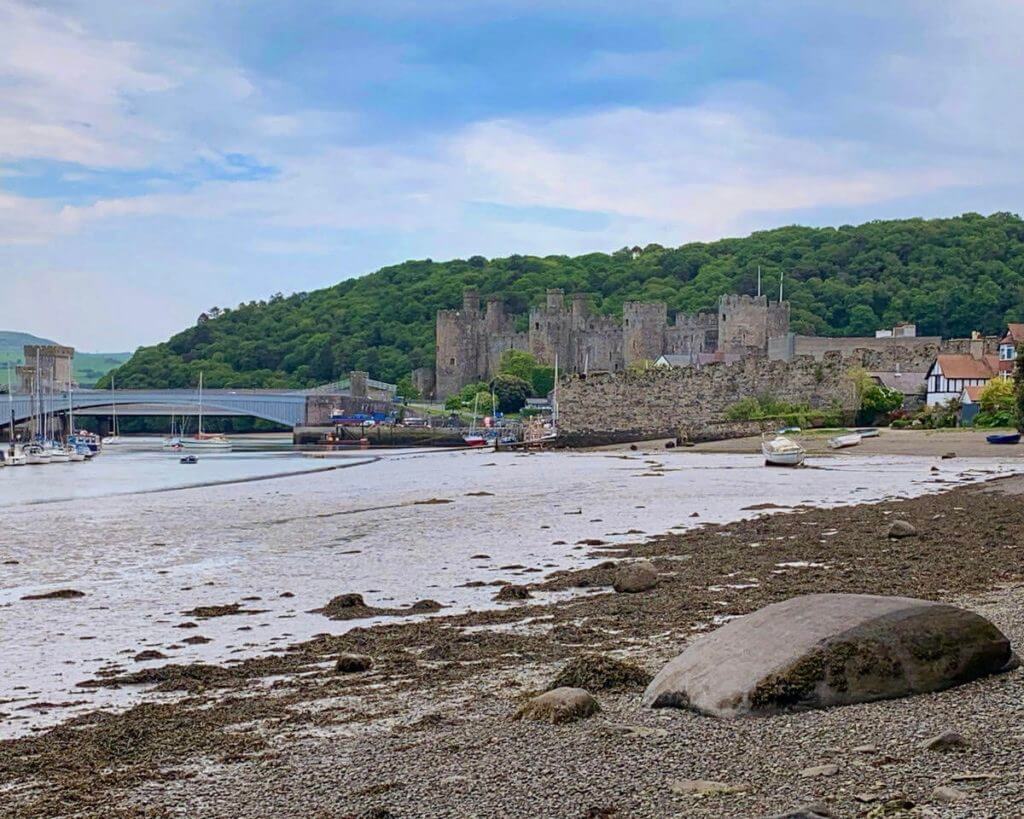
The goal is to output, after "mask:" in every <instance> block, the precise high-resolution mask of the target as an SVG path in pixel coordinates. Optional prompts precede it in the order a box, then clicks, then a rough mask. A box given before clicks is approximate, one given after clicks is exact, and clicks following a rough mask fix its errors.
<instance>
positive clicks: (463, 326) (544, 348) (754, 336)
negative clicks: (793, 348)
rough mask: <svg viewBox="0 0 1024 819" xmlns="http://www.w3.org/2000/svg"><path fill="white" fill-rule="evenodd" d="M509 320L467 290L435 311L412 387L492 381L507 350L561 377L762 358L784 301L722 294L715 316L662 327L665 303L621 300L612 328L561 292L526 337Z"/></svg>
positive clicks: (682, 316)
mask: <svg viewBox="0 0 1024 819" xmlns="http://www.w3.org/2000/svg"><path fill="white" fill-rule="evenodd" d="M516 318H517V317H516V316H512V315H507V314H506V313H505V306H504V302H503V301H502V299H501V298H500V297H496V296H495V297H491V298H488V299H487V303H486V306H485V307H484V309H483V310H481V309H480V294H479V293H478V292H477V291H476V290H473V289H469V290H466V291H465V292H464V293H463V297H462V309H461V310H439V311H438V313H437V330H436V332H437V360H436V367H435V370H434V372H433V373H427V372H420V373H417V374H416V375H417V379H416V380H417V381H418V382H419V383H418V384H417V386H418V387H419V388H420V389H421V390H422V391H424V392H433V393H434V395H435V396H436V397H437V398H445V397H447V396H449V395H451V394H453V393H455V392H458V391H459V390H460V389H461V388H462V387H464V386H465V385H466V384H470V383H473V382H474V381H486V380H487V379H489V378H491V377H493V376H494V375H495V374H496V373H497V372H498V369H499V367H500V363H501V357H502V355H503V354H504V353H505V352H506V351H507V350H524V351H527V352H529V353H532V354H533V356H534V357H535V358H536V359H537V361H538V362H539V363H541V364H545V365H547V366H554V365H555V361H556V357H557V361H558V367H559V370H560V372H564V373H582V372H597V371H603V372H618V371H621V370H624V369H625V368H626V367H628V366H629V365H630V364H632V363H633V362H635V361H643V360H649V361H654V360H656V359H658V358H660V357H661V356H663V355H674V356H684V357H687V358H688V359H689V360H690V361H691V362H697V361H698V356H700V355H702V354H703V355H705V356H706V355H708V354H721V356H722V357H725V356H728V357H731V358H737V357H751V356H753V357H765V356H767V353H768V340H769V339H770V338H773V337H776V336H785V335H787V334H788V333H789V302H785V301H782V302H774V303H769V301H768V299H767V297H766V296H738V295H725V296H722V297H721V298H720V299H719V301H718V311H717V312H716V313H692V314H690V313H678V314H676V316H675V320H674V321H673V323H672V324H669V322H668V308H667V306H666V305H665V303H664V302H639V301H628V302H626V303H625V304H624V305H623V306H622V323H621V324H619V323H618V322H617V321H615V319H613V318H611V317H609V316H601V315H597V314H595V313H594V312H593V311H592V310H591V305H590V298H589V296H588V295H587V294H585V293H574V294H572V295H571V296H570V297H569V303H568V304H566V299H565V294H564V293H563V291H561V290H548V291H547V296H546V298H545V302H544V304H542V305H539V306H536V307H534V308H532V309H531V310H530V313H529V324H528V326H527V330H526V331H525V332H523V331H517V330H516ZM431 375H432V376H433V377H432V378H431V377H430V376H431ZM430 382H433V383H430ZM431 388H432V389H431Z"/></svg>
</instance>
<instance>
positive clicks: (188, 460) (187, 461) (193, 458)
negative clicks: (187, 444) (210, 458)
mask: <svg viewBox="0 0 1024 819" xmlns="http://www.w3.org/2000/svg"><path fill="white" fill-rule="evenodd" d="M179 463H183V464H197V463H199V458H198V457H196V456H195V455H186V456H185V457H184V458H182V459H181V460H180V461H179Z"/></svg>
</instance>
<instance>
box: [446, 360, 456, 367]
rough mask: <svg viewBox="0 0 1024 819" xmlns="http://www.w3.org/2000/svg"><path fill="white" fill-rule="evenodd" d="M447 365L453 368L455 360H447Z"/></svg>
mask: <svg viewBox="0 0 1024 819" xmlns="http://www.w3.org/2000/svg"><path fill="white" fill-rule="evenodd" d="M448 363H449V364H451V365H452V366H455V359H454V358H451V359H449V360H448Z"/></svg>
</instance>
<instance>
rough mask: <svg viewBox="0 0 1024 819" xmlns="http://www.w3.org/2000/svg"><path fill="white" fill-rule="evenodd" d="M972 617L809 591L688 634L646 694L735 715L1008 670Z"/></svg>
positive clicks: (669, 703) (931, 687) (941, 608)
mask: <svg viewBox="0 0 1024 819" xmlns="http://www.w3.org/2000/svg"><path fill="white" fill-rule="evenodd" d="M1012 657H1013V655H1012V652H1011V650H1010V642H1009V640H1007V638H1006V637H1005V636H1004V635H1003V634H1002V632H1000V631H999V629H997V628H996V627H995V626H994V625H992V624H991V623H990V622H989V621H988V620H986V619H985V618H983V617H981V616H980V615H978V614H975V613H973V612H970V611H967V610H965V609H961V608H957V607H956V606H950V605H945V604H941V603H932V602H929V601H927V600H914V599H911V598H908V597H876V596H873V595H862V594H812V595H807V596H804V597H794V598H791V599H789V600H785V601H783V602H781V603H774V604H772V605H770V606H766V607H765V608H763V609H760V610H758V611H756V612H754V613H752V614H748V615H747V616H746V617H741V618H738V619H736V620H732V621H730V622H729V623H727V624H726V625H724V626H722V627H721V628H720V629H717V630H716V631H713V632H711V633H710V634H708V635H706V636H704V637H701V638H700V639H698V640H696V641H694V642H693V643H692V644H691V645H690V646H689V647H688V648H687V649H686V650H685V651H684V652H683V653H682V654H680V655H679V656H678V657H676V658H675V659H674V660H672V661H671V662H670V663H669V664H668V665H666V666H665V667H664V668H663V669H662V670H661V672H660V673H659V674H658V675H657V676H656V677H655V678H654V680H652V681H651V684H650V685H649V686H648V687H647V690H646V692H645V693H644V698H643V701H644V704H645V705H647V706H651V707H654V708H662V707H676V708H692V709H694V710H697V711H700V712H702V713H705V714H713V715H716V716H721V717H735V716H740V715H743V714H770V713H775V712H778V711H781V710H787V709H807V708H826V707H829V706H833V705H847V704H850V703H856V702H870V701H872V700H880V699H890V698H893V697H902V696H906V695H908V694H919V693H924V692H928V691H939V690H942V689H944V688H949V687H951V686H954V685H958V684H960V683H964V682H967V681H969V680H973V679H976V678H978V677H982V676H985V675H987V674H993V673H996V672H999V671H1003V670H1007V669H1008V668H1010V667H1012Z"/></svg>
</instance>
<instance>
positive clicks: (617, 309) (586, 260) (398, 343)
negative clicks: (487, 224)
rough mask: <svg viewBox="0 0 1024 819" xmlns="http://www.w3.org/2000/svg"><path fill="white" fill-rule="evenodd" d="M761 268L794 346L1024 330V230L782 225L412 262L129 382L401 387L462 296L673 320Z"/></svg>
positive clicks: (158, 356) (211, 323)
mask: <svg viewBox="0 0 1024 819" xmlns="http://www.w3.org/2000/svg"><path fill="white" fill-rule="evenodd" d="M694 206H695V207H699V206H700V203H695V205H694ZM637 250H640V249H639V248H637ZM634 256H635V258H634ZM758 268H760V269H761V272H762V281H763V284H764V289H765V292H767V293H769V294H771V295H772V296H773V297H775V295H776V294H777V293H778V288H779V276H780V274H784V278H785V296H786V298H787V299H788V300H789V302H790V305H791V326H792V328H793V330H794V331H795V332H798V333H807V334H815V335H831V336H862V335H873V334H874V331H875V330H876V329H878V328H882V327H892V326H893V325H894V324H896V323H899V322H914V323H916V324H917V327H918V331H919V332H920V333H922V334H926V335H941V336H945V337H964V336H968V335H969V334H970V332H971V331H972V330H981V331H983V332H986V333H998V332H1001V331H1002V330H1003V328H1004V326H1005V322H1007V321H1022V320H1024V221H1022V220H1021V218H1020V217H1019V216H1016V215H1014V214H1011V213H995V214H992V215H991V216H981V215H979V214H976V213H968V214H964V215H963V216H958V217H955V218H952V219H927V220H926V219H901V220H893V221H877V222H868V223H867V224H863V225H859V226H852V225H843V226H842V227H838V228H830V227H825V228H812V227H799V226H793V227H784V228H779V229H777V230H766V231H761V232H758V233H754V234H751V235H750V236H747V237H745V238H736V239H720V240H718V241H715V242H693V243H690V244H686V245H682V246H681V247H675V248H670V247H662V246H661V245H653V244H650V245H647V246H646V247H645V248H643V249H642V252H639V253H637V254H634V253H631V252H630V251H629V250H628V249H626V248H623V249H622V250H619V251H616V252H614V253H589V254H586V255H584V256H576V257H570V256H545V257H543V258H540V257H537V256H519V255H516V256H508V257H506V258H502V259H486V258H484V257H483V256H471V257H470V258H468V259H452V260H450V261H447V262H435V261H432V260H430V259H425V260H422V261H408V262H403V263H402V264H397V265H393V266H391V267H385V268H382V269H381V270H378V271H377V272H376V273H371V274H369V275H366V276H362V277H360V278H356V279H348V280H346V281H343V282H341V283H340V284H337V285H335V286H333V287H328V288H326V289H323V290H316V291H313V292H310V293H296V294H294V295H291V296H282V295H280V294H278V295H275V296H273V297H271V298H270V299H269V300H268V301H259V302H256V301H252V302H249V303H248V304H242V305H239V306H238V307H237V308H235V309H230V310H224V309H218V310H210V311H209V316H210V318H209V320H208V321H203V322H201V323H198V324H196V325H195V326H192V327H189V328H187V329H185V330H183V331H182V332H180V333H178V334H177V335H175V336H173V337H172V338H170V339H169V340H168V341H166V342H163V343H161V344H157V345H154V346H152V347H142V348H140V349H139V350H138V351H137V352H136V353H135V355H134V356H132V359H131V361H129V362H128V363H127V364H125V365H124V366H123V367H121V368H120V370H119V371H118V372H117V376H116V377H117V384H118V386H124V387H188V386H192V385H194V384H195V383H196V382H197V381H198V378H199V373H200V371H202V372H204V373H205V376H206V384H207V385H208V386H210V387H307V386H311V385H314V384H318V383H326V382H328V381H332V380H335V379H337V378H338V377H339V376H341V375H343V374H344V373H347V372H348V371H350V370H355V369H359V370H366V371H368V372H369V373H370V374H371V376H372V377H374V378H379V379H381V380H383V381H392V382H393V381H397V380H398V379H399V378H401V377H402V376H404V375H406V374H408V373H409V372H410V370H411V369H412V368H414V367H420V366H424V365H432V364H433V363H434V317H435V315H436V312H437V310H438V308H442V307H446V308H452V307H458V306H459V305H461V303H462V289H463V288H464V287H476V288H478V289H479V291H480V293H481V295H482V296H490V295H498V294H500V295H502V296H504V299H505V303H506V307H507V309H508V311H509V312H510V313H521V312H522V311H524V310H525V309H527V308H528V307H529V306H530V305H531V304H538V303H541V302H542V301H543V298H544V290H545V288H548V287H560V288H562V289H563V290H565V292H566V293H571V292H573V291H584V292H587V293H591V294H593V297H594V306H595V308H596V309H597V310H598V311H600V312H601V313H604V314H606V315H610V316H615V317H617V316H619V315H621V311H622V303H623V301H625V300H627V299H639V300H644V301H656V300H657V301H664V302H665V303H666V304H667V305H668V309H669V313H670V314H674V313H676V312H678V311H686V312H693V311H697V310H714V309H715V306H716V303H717V300H718V297H719V296H721V295H722V294H723V293H753V292H755V291H756V288H757V272H758ZM287 277H288V272H287V271H286V270H282V271H281V279H282V281H286V280H287ZM525 323H526V319H525V318H521V319H520V325H521V326H520V327H519V329H521V330H524V329H526V326H525Z"/></svg>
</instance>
